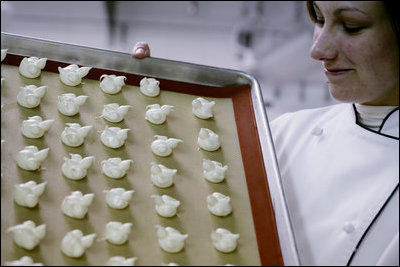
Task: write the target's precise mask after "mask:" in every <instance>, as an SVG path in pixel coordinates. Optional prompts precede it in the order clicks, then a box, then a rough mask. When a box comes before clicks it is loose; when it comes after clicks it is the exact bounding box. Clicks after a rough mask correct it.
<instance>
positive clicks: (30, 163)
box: [16, 146, 49, 171]
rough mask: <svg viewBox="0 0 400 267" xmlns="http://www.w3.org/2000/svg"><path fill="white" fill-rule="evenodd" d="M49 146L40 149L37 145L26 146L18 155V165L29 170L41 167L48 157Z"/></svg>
mask: <svg viewBox="0 0 400 267" xmlns="http://www.w3.org/2000/svg"><path fill="white" fill-rule="evenodd" d="M48 153H49V148H45V149H42V150H40V151H39V149H38V148H37V147H36V146H26V147H24V148H23V149H22V150H21V151H19V152H18V154H17V156H16V160H17V165H18V166H19V167H20V168H21V169H24V170H27V171H35V170H37V169H39V168H40V165H41V164H42V162H43V161H44V160H45V159H46V158H47V155H48Z"/></svg>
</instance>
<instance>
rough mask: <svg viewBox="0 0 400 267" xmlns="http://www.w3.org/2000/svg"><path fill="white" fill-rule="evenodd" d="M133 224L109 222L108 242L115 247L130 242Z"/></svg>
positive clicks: (107, 228)
mask: <svg viewBox="0 0 400 267" xmlns="http://www.w3.org/2000/svg"><path fill="white" fill-rule="evenodd" d="M131 228H132V223H121V222H115V221H112V222H109V223H107V224H106V236H105V238H106V240H107V241H108V242H110V243H112V244H114V245H122V244H124V243H125V242H126V241H128V236H129V233H130V232H131Z"/></svg>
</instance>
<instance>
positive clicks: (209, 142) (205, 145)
mask: <svg viewBox="0 0 400 267" xmlns="http://www.w3.org/2000/svg"><path fill="white" fill-rule="evenodd" d="M197 143H198V145H199V147H200V148H202V149H204V150H206V151H216V150H217V149H218V148H220V147H221V143H220V141H219V136H218V134H216V133H214V132H213V131H211V130H210V129H207V128H201V129H200V131H199V136H198V138H197Z"/></svg>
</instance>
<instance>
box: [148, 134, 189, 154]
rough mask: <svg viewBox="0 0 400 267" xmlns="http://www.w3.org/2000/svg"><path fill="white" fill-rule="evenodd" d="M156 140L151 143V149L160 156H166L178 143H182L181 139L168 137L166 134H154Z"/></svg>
mask: <svg viewBox="0 0 400 267" xmlns="http://www.w3.org/2000/svg"><path fill="white" fill-rule="evenodd" d="M154 137H155V138H156V140H154V141H153V142H152V143H151V146H150V148H151V151H153V153H154V154H156V155H157V156H160V157H168V156H169V155H171V154H172V152H173V149H175V148H176V147H177V146H178V144H179V143H183V141H182V140H181V139H177V138H168V137H166V136H161V135H155V136H154Z"/></svg>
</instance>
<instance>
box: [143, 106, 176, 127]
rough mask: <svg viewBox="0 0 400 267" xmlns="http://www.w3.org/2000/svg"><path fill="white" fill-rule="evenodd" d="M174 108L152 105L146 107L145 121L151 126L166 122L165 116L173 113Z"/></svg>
mask: <svg viewBox="0 0 400 267" xmlns="http://www.w3.org/2000/svg"><path fill="white" fill-rule="evenodd" d="M173 109H174V106H171V105H163V106H160V105H159V104H152V105H148V106H147V107H146V115H145V117H144V118H145V119H146V120H147V121H149V122H151V123H152V124H162V123H164V122H165V121H166V120H167V115H169V114H170V113H171V111H173Z"/></svg>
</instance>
